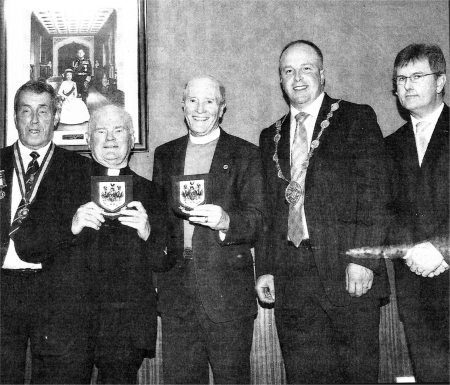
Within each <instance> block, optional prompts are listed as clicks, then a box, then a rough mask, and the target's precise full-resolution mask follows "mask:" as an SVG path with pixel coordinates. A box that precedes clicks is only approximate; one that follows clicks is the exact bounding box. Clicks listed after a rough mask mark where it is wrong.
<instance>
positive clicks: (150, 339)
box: [72, 105, 170, 384]
mask: <svg viewBox="0 0 450 385" xmlns="http://www.w3.org/2000/svg"><path fill="white" fill-rule="evenodd" d="M87 141H88V144H89V148H90V149H91V153H92V157H93V159H94V161H95V162H93V165H92V169H91V171H90V175H93V176H111V177H112V176H132V190H133V191H132V194H133V195H132V200H131V201H130V202H128V199H127V196H128V194H130V190H129V187H127V186H126V183H125V182H121V181H119V180H114V181H113V182H114V183H113V182H108V181H107V180H106V181H104V182H105V183H106V184H107V183H109V186H110V187H111V188H113V189H114V190H115V191H116V192H118V191H119V187H120V191H121V192H122V193H124V194H125V195H124V202H123V207H122V208H121V209H120V211H118V214H119V215H118V216H117V217H112V216H111V213H108V212H107V210H105V209H107V208H108V207H109V206H108V205H107V204H106V205H105V202H103V205H102V203H101V202H100V201H101V197H100V196H98V197H97V199H96V202H94V201H91V192H90V191H91V189H90V187H91V186H90V183H88V184H87V186H88V191H87V192H86V193H87V194H86V195H84V198H85V202H86V201H89V202H88V203H85V204H83V205H82V206H80V207H79V209H78V210H77V212H76V214H75V215H74V217H73V222H72V233H73V234H74V235H75V236H76V237H77V238H76V240H75V241H74V244H75V248H76V250H77V252H78V253H79V254H80V255H81V256H83V255H84V256H85V258H87V260H88V264H89V266H90V270H91V276H92V295H93V299H94V306H95V308H94V309H95V315H94V325H95V328H94V343H95V365H96V366H97V368H98V380H99V381H100V382H101V383H104V384H132V383H136V382H137V372H138V370H139V367H140V366H141V364H142V361H143V359H144V358H145V357H149V358H152V357H154V356H155V346H156V331H157V313H156V292H155V288H154V287H153V283H152V270H153V271H155V270H163V269H166V268H169V267H170V260H169V257H168V256H167V253H166V252H165V249H164V248H165V244H166V238H165V233H166V232H165V230H166V227H165V223H166V222H165V215H166V210H165V205H164V202H163V200H162V197H161V194H160V190H159V189H158V188H157V187H156V185H155V184H154V183H152V182H150V181H148V180H146V179H144V178H142V177H140V176H139V175H137V174H136V173H134V172H133V171H132V170H131V169H130V168H129V166H128V159H129V155H130V152H131V149H132V148H133V146H134V130H133V123H132V120H131V116H130V115H129V114H128V113H127V112H126V111H124V110H123V109H121V108H119V107H116V106H112V105H109V106H105V107H102V108H99V109H97V110H96V111H95V112H94V113H93V115H92V117H91V120H90V121H89V132H88V136H87ZM111 183H112V184H113V185H114V186H111ZM124 183H125V184H124ZM122 184H124V185H122ZM99 190H100V192H103V189H99ZM107 191H109V190H108V188H107ZM130 198H131V196H130ZM127 202H128V203H127ZM100 206H101V207H100ZM120 207H121V204H120V202H119V206H118V207H117V209H119V208H120Z"/></svg>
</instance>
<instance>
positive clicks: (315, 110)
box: [291, 92, 325, 119]
mask: <svg viewBox="0 0 450 385" xmlns="http://www.w3.org/2000/svg"><path fill="white" fill-rule="evenodd" d="M324 97H325V92H322V93H321V94H320V95H319V96H318V97H317V98H316V100H314V101H313V102H312V103H311V104H310V105H309V106H307V107H305V108H304V109H302V110H301V111H300V110H297V109H296V108H295V107H294V106H292V105H291V116H292V117H293V118H294V119H295V116H296V115H297V114H298V113H299V112H306V113H307V114H308V115H311V116H313V117H314V119H317V116H318V115H319V111H320V107H321V106H322V102H323V98H324Z"/></svg>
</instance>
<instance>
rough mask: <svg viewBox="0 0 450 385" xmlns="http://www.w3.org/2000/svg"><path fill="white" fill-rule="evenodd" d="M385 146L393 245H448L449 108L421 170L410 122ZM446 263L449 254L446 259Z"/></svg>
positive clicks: (445, 109)
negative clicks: (388, 160) (390, 186)
mask: <svg viewBox="0 0 450 385" xmlns="http://www.w3.org/2000/svg"><path fill="white" fill-rule="evenodd" d="M385 140H386V145H387V148H388V150H389V153H390V155H391V157H392V160H393V171H392V176H393V177H392V180H393V196H394V199H393V202H392V205H391V206H392V209H393V211H394V213H395V222H394V224H393V226H392V228H391V231H390V240H389V241H390V243H393V244H400V243H420V242H423V241H425V240H431V241H432V242H436V241H437V240H438V239H440V241H441V242H446V243H447V244H448V237H449V164H450V163H449V107H448V106H447V105H444V109H443V110H442V113H441V116H440V117H439V119H438V121H437V123H436V127H435V129H434V131H433V135H432V136H431V139H430V142H429V144H428V147H427V150H426V152H425V156H424V158H423V161H422V166H419V161H418V156H417V147H416V142H415V138H414V131H413V126H412V123H411V120H409V121H408V122H407V123H406V124H405V125H403V126H402V127H400V128H399V129H398V130H397V131H396V132H394V133H393V134H391V135H389V136H388V137H387V138H386V139H385ZM444 257H445V258H446V260H447V262H448V261H449V259H448V253H447V254H446V255H444Z"/></svg>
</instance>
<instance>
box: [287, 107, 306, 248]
mask: <svg viewBox="0 0 450 385" xmlns="http://www.w3.org/2000/svg"><path fill="white" fill-rule="evenodd" d="M308 116H309V115H308V114H306V113H304V112H300V113H298V114H297V115H296V116H295V119H296V120H297V126H296V128H295V135H294V141H293V143H292V154H291V158H292V161H291V179H292V180H293V181H295V182H297V183H298V184H299V185H300V186H301V188H302V189H303V191H304V189H305V176H306V170H303V167H302V165H303V163H304V162H305V160H306V159H307V157H308V150H309V148H308V136H307V133H306V127H305V124H304V122H305V120H306V119H307V118H308ZM302 170H303V172H302ZM303 202H304V196H302V197H301V198H300V199H299V201H298V202H297V203H296V204H295V205H294V206H293V205H290V206H289V218H288V236H289V239H290V240H291V242H292V243H293V244H294V245H295V247H298V246H299V245H300V242H301V241H302V240H303V236H304V228H303V219H302V209H303Z"/></svg>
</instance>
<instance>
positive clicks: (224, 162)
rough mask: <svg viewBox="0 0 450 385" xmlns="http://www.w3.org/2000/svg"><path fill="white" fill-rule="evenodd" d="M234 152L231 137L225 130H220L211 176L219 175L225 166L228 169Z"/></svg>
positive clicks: (210, 170)
mask: <svg viewBox="0 0 450 385" xmlns="http://www.w3.org/2000/svg"><path fill="white" fill-rule="evenodd" d="M232 151H233V148H232V147H230V136H229V135H228V134H227V133H226V132H225V131H224V130H222V129H220V136H219V140H218V141H217V146H216V149H215V150H214V156H213V159H212V162H211V167H210V169H209V172H210V173H211V174H217V173H219V172H220V171H221V170H223V168H224V166H227V167H228V166H229V165H228V163H229V162H230V158H231V157H230V154H231V152H232Z"/></svg>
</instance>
